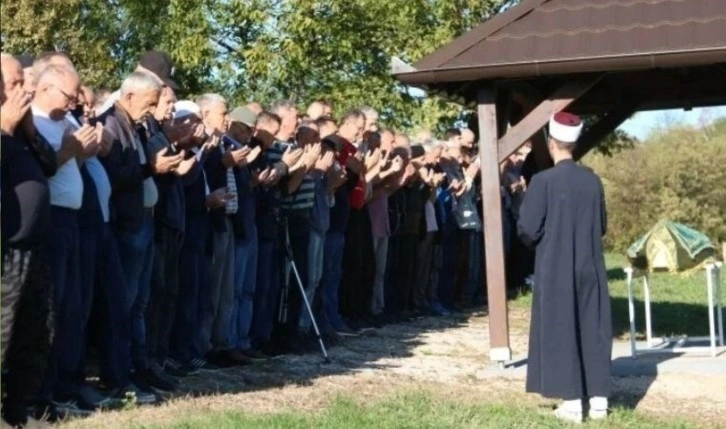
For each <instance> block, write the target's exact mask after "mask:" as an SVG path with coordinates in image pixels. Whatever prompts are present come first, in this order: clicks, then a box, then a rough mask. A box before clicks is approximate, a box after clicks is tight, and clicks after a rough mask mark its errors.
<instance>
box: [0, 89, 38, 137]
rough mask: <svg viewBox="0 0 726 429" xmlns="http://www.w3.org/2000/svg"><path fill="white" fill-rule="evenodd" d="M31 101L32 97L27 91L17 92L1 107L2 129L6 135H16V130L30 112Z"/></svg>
mask: <svg viewBox="0 0 726 429" xmlns="http://www.w3.org/2000/svg"><path fill="white" fill-rule="evenodd" d="M31 100H32V96H31V95H30V94H28V93H26V92H25V91H15V92H14V93H13V94H12V95H11V96H10V97H9V98H8V99H7V100H6V101H5V102H4V103H3V104H2V106H0V121H1V125H0V127H1V128H2V131H3V132H4V133H6V134H10V135H12V134H13V133H15V129H16V128H17V127H18V125H19V124H20V123H21V122H23V119H24V118H25V117H26V115H27V113H28V111H29V110H30V102H31Z"/></svg>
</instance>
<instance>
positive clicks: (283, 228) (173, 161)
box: [1, 51, 528, 425]
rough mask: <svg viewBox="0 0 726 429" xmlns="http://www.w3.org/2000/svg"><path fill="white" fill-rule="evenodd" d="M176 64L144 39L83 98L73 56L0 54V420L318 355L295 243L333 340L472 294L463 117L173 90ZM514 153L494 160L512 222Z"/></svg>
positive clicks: (470, 298) (61, 411)
mask: <svg viewBox="0 0 726 429" xmlns="http://www.w3.org/2000/svg"><path fill="white" fill-rule="evenodd" d="M172 70H173V65H172V62H171V60H170V59H169V57H168V55H167V54H165V53H163V52H158V51H147V52H146V53H144V54H143V55H142V57H141V58H140V61H139V63H138V66H137V68H136V70H135V71H134V72H132V73H131V74H129V75H128V76H127V77H126V78H125V79H124V80H123V83H122V84H121V87H120V88H119V89H118V90H117V91H115V92H109V91H98V92H97V93H94V91H92V90H91V88H89V87H87V86H85V85H83V82H82V80H81V77H80V76H79V75H78V72H77V71H76V70H75V68H74V65H73V62H72V59H71V58H69V57H68V56H67V55H66V54H64V53H61V52H48V53H44V54H41V55H39V56H38V57H37V58H29V57H27V56H21V57H18V58H15V57H12V56H10V55H7V54H3V55H2V79H1V80H2V83H3V86H2V93H1V94H2V210H3V212H2V256H3V266H2V270H3V273H2V283H3V285H2V307H3V319H2V359H3V363H2V368H3V383H4V385H5V386H4V389H3V390H4V391H5V396H4V398H3V418H4V419H5V421H7V422H8V423H10V424H13V425H15V424H20V423H22V422H24V421H25V420H26V418H27V416H28V415H31V414H34V415H36V416H40V415H45V416H50V417H53V416H57V415H65V414H84V413H89V412H92V411H94V410H96V409H99V408H103V407H106V406H111V405H112V404H113V403H115V402H117V401H121V400H123V399H125V398H126V397H127V395H128V394H129V393H133V394H134V395H135V397H136V400H137V402H139V403H151V402H154V401H156V400H157V396H156V392H172V391H174V390H176V389H178V387H179V383H181V382H183V377H185V376H186V375H188V374H193V373H196V372H199V371H208V372H210V373H211V372H214V371H216V370H218V369H219V368H221V367H227V366H230V365H246V364H250V363H251V362H254V361H258V360H265V359H269V358H272V357H274V356H276V355H279V354H281V353H298V352H305V351H309V350H310V349H311V347H314V346H315V342H314V341H313V339H314V337H313V335H312V331H311V325H312V320H311V317H310V315H309V314H308V312H307V311H306V307H305V305H304V302H303V299H302V295H301V293H300V289H299V286H298V283H297V277H296V275H295V274H294V272H293V273H291V270H290V264H289V262H290V261H291V260H292V261H294V262H295V268H296V271H297V273H298V274H299V278H300V282H301V283H302V289H304V291H305V296H306V297H307V299H308V301H309V302H310V303H311V305H312V308H313V315H314V317H315V319H316V321H317V323H318V325H319V326H320V330H321V332H322V335H323V338H324V339H325V341H326V342H328V343H336V342H339V341H341V340H342V338H343V337H346V336H357V335H359V334H360V333H361V332H363V331H364V330H366V329H371V328H376V327H379V326H381V325H383V324H385V323H395V322H399V321H404V320H408V319H410V318H411V317H416V316H418V315H423V314H429V315H447V314H449V312H451V311H455V310H456V309H458V308H461V307H463V306H466V305H474V304H479V305H481V304H483V303H485V300H486V294H485V290H484V288H482V285H483V284H484V280H485V279H484V278H483V275H482V274H483V268H482V264H483V255H482V252H483V250H482V233H481V229H482V224H481V203H480V193H479V192H478V190H477V186H478V173H479V164H478V161H477V157H476V148H475V146H476V145H475V140H476V137H475V135H474V133H473V132H472V131H470V130H468V129H463V130H458V129H452V130H449V131H448V132H447V134H446V136H444V138H443V139H441V140H439V139H436V138H434V137H433V136H432V135H431V133H428V132H422V133H420V134H419V135H418V136H416V138H415V139H413V138H411V137H409V136H408V135H406V134H404V133H400V132H396V131H394V130H390V129H384V128H381V127H379V125H378V114H377V113H376V111H375V110H373V109H370V108H363V109H360V110H351V111H348V112H345V113H343V114H341V115H339V117H338V119H337V120H336V119H334V118H333V113H332V111H331V106H330V105H329V104H327V103H325V102H322V101H318V102H315V103H312V104H311V105H310V106H309V107H308V109H307V111H306V112H305V113H304V114H299V112H298V110H297V108H296V106H295V105H294V104H293V103H290V102H278V103H274V104H273V105H271V106H268V107H267V108H266V109H263V108H262V107H261V106H260V105H259V104H258V103H250V104H248V105H246V106H239V107H234V108H232V106H229V105H228V104H227V102H226V100H225V99H224V98H223V97H222V96H220V95H217V94H205V95H202V96H200V97H198V98H197V99H196V100H194V101H192V100H177V98H176V91H177V90H178V88H177V85H176V83H175V82H174V80H173V76H172ZM524 156H526V153H518V154H515V155H514V156H512V157H511V158H510V160H508V162H507V163H506V164H505V165H503V166H502V176H503V178H504V180H503V183H504V187H503V189H502V197H503V201H504V203H505V204H503V207H504V208H505V210H506V213H505V216H504V217H505V228H507V231H506V232H505V235H506V236H509V235H510V234H509V230H510V229H513V227H512V225H515V224H516V219H515V218H512V216H511V213H516V212H517V210H516V208H517V207H518V204H519V201H520V199H521V195H522V192H523V191H524V189H525V188H526V183H525V182H524V181H523V179H522V178H521V176H522V173H521V171H520V165H521V164H522V161H523V157H524ZM508 243H509V244H508V245H507V247H508V249H509V248H512V249H516V247H515V244H514V243H512V242H509V241H508ZM513 251H514V250H513ZM517 257H518V258H519V257H522V255H519V256H517ZM526 274H528V273H527V272H526V271H524V272H521V273H519V274H517V275H514V276H512V277H513V278H514V277H518V278H519V280H523V279H524V277H525V276H526ZM517 283H521V282H519V281H513V284H517ZM89 350H93V351H95V353H96V354H97V355H98V361H99V368H100V383H99V384H98V385H95V386H94V387H91V386H89V384H88V383H87V382H86V375H87V374H86V371H85V369H86V361H87V358H86V355H87V351H89ZM210 376H212V375H210Z"/></svg>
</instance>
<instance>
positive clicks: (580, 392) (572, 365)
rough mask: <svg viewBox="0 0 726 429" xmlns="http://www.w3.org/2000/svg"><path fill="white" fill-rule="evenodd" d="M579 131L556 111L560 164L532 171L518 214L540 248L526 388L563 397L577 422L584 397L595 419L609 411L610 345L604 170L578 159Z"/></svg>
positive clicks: (551, 142) (553, 144)
mask: <svg viewBox="0 0 726 429" xmlns="http://www.w3.org/2000/svg"><path fill="white" fill-rule="evenodd" d="M581 131H582V121H581V120H580V118H579V117H577V116H575V115H573V114H570V113H566V112H559V113H557V114H555V115H554V116H553V117H552V118H551V119H550V123H549V139H548V143H547V146H548V149H549V152H550V154H551V155H552V159H553V160H554V163H555V165H554V167H552V168H549V169H547V170H544V171H542V172H540V173H538V174H536V175H535V176H534V177H533V178H532V181H531V183H530V185H529V189H528V190H527V193H526V195H525V197H524V201H523V203H522V206H521V208H520V217H519V222H518V231H519V236H520V238H521V239H522V241H523V242H524V243H525V244H526V245H528V246H530V247H532V248H536V251H537V253H536V255H537V256H536V261H535V274H534V277H535V280H534V285H535V286H534V297H533V300H532V322H531V328H530V340H529V358H528V363H527V391H528V392H536V393H540V394H541V395H542V396H545V397H550V398H559V399H563V400H564V402H563V404H562V405H560V407H559V408H557V409H556V410H555V415H556V416H557V417H558V418H561V419H564V420H569V421H575V422H581V421H582V418H583V403H584V404H585V405H589V418H590V419H591V420H593V419H601V418H605V417H607V408H608V404H607V402H608V401H607V397H608V396H609V395H610V389H611V385H610V384H611V381H610V357H611V350H612V321H611V313H610V296H609V295H608V285H607V273H606V271H605V259H604V257H603V243H602V237H603V235H605V231H606V224H607V217H606V211H605V198H604V195H603V187H602V183H601V181H600V178H599V177H598V176H597V175H595V173H593V172H592V171H591V170H590V169H588V168H585V167H581V166H579V165H577V164H576V163H575V162H574V160H573V159H572V151H573V149H574V148H575V147H576V145H577V139H578V138H579V136H580V133H581ZM586 399H589V401H586Z"/></svg>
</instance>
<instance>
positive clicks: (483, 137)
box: [477, 86, 512, 363]
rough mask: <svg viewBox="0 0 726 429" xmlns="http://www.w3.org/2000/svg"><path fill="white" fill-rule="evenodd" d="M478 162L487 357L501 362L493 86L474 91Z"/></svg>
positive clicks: (505, 337) (505, 334)
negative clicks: (477, 124)
mask: <svg viewBox="0 0 726 429" xmlns="http://www.w3.org/2000/svg"><path fill="white" fill-rule="evenodd" d="M477 102H478V104H479V108H478V114H479V159H480V161H481V182H482V186H481V194H482V208H483V213H484V250H485V251H484V253H485V260H484V263H485V266H486V275H487V296H488V300H489V343H490V348H489V358H490V359H491V360H492V361H495V362H499V363H503V362H504V361H507V360H510V359H511V358H512V351H511V349H510V348H509V322H508V320H507V294H506V277H505V272H504V235H503V231H502V194H501V190H500V186H501V185H500V183H499V153H498V139H497V108H496V93H495V90H494V88H493V87H491V86H485V87H482V88H480V89H479V90H478V93H477Z"/></svg>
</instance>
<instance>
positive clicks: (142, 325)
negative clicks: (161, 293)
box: [116, 213, 154, 371]
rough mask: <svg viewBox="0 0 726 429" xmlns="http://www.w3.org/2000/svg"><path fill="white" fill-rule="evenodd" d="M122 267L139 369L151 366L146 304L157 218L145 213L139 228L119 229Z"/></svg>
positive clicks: (132, 354) (133, 355)
mask: <svg viewBox="0 0 726 429" xmlns="http://www.w3.org/2000/svg"><path fill="white" fill-rule="evenodd" d="M116 241H117V242H118V251H119V252H118V253H119V256H120V258H121V268H122V269H123V274H124V279H125V280H126V287H127V288H128V289H127V294H126V310H127V311H128V312H129V317H130V324H131V360H132V363H133V366H134V368H135V369H136V370H137V371H143V370H145V369H147V368H148V367H149V357H148V352H147V346H146V319H145V317H146V307H147V305H148V304H149V291H150V287H151V271H152V266H153V262H154V218H153V217H152V215H151V213H146V214H144V217H143V219H142V222H141V228H140V229H139V230H138V231H134V232H130V231H120V230H117V231H116Z"/></svg>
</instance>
